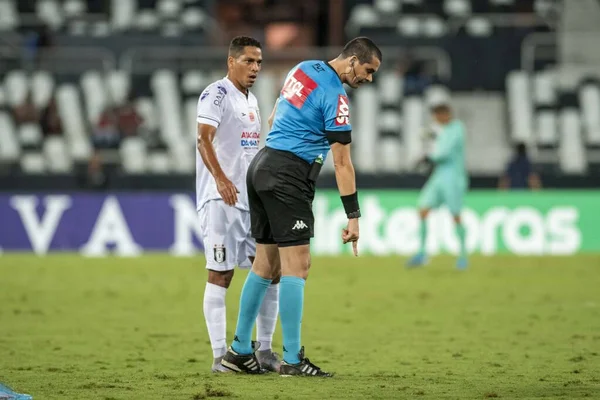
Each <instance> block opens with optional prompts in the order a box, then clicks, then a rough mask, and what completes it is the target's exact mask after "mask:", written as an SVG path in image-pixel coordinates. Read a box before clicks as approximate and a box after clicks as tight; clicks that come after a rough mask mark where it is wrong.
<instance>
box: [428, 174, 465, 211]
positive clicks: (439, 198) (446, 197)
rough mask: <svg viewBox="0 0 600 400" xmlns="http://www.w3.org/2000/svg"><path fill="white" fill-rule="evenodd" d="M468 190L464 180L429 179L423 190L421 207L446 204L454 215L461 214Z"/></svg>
mask: <svg viewBox="0 0 600 400" xmlns="http://www.w3.org/2000/svg"><path fill="white" fill-rule="evenodd" d="M466 190H467V188H466V184H465V183H463V182H453V181H450V180H442V179H440V178H438V177H435V178H433V179H429V180H428V181H427V183H426V184H425V186H423V189H422V190H421V194H420V196H419V203H418V204H419V208H420V209H425V208H427V209H431V208H438V207H440V206H442V205H446V206H447V207H448V209H449V210H450V213H451V214H452V215H460V211H461V209H462V207H463V199H464V196H465V192H466Z"/></svg>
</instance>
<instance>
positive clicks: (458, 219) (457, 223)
mask: <svg viewBox="0 0 600 400" xmlns="http://www.w3.org/2000/svg"><path fill="white" fill-rule="evenodd" d="M460 222H461V221H460V215H455V216H454V223H455V224H456V225H460Z"/></svg>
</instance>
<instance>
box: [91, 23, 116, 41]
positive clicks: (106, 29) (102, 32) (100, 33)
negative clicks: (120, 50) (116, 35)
mask: <svg viewBox="0 0 600 400" xmlns="http://www.w3.org/2000/svg"><path fill="white" fill-rule="evenodd" d="M89 32H90V35H91V36H93V37H106V36H109V35H111V34H112V30H111V26H110V24H109V23H108V22H107V21H96V22H94V23H93V24H91V26H90V30H89Z"/></svg>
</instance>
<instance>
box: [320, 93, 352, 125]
mask: <svg viewBox="0 0 600 400" xmlns="http://www.w3.org/2000/svg"><path fill="white" fill-rule="evenodd" d="M330 89H332V88H330ZM321 110H322V112H323V120H324V121H325V131H326V132H345V131H352V125H351V124H350V102H349V101H348V96H347V95H346V93H345V92H344V91H343V90H342V91H341V90H327V88H322V90H321Z"/></svg>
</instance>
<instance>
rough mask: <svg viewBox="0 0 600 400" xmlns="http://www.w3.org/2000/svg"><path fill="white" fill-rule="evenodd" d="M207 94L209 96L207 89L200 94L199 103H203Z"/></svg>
mask: <svg viewBox="0 0 600 400" xmlns="http://www.w3.org/2000/svg"><path fill="white" fill-rule="evenodd" d="M209 94H210V91H209V90H208V89H206V90H205V91H204V92H202V95H201V96H200V101H204V99H205V98H207V97H208V95H209Z"/></svg>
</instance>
